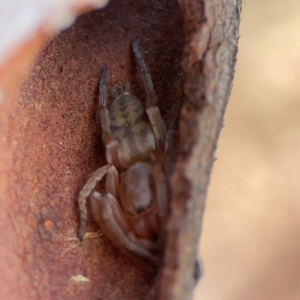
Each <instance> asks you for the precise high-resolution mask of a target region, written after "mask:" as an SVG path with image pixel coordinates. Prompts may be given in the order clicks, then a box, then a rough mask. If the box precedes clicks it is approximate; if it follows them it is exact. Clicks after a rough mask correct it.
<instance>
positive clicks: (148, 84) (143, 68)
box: [132, 40, 157, 107]
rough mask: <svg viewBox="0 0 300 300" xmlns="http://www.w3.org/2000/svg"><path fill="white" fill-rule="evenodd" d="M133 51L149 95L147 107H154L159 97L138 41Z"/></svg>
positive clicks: (134, 42)
mask: <svg viewBox="0 0 300 300" xmlns="http://www.w3.org/2000/svg"><path fill="white" fill-rule="evenodd" d="M132 49H133V53H134V55H135V58H136V60H137V63H138V66H139V70H140V76H141V78H142V81H143V84H144V87H145V90H146V94H147V101H146V106H147V107H150V106H154V105H155V104H156V102H157V96H156V94H155V91H154V88H153V82H152V78H151V75H150V72H149V70H148V67H147V65H146V62H145V60H144V57H143V55H142V53H141V51H140V49H139V46H138V41H137V40H133V41H132Z"/></svg>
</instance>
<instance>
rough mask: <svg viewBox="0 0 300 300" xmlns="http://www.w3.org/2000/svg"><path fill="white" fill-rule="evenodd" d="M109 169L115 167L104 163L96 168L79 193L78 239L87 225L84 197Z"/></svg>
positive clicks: (81, 237) (82, 235) (81, 236)
mask: <svg viewBox="0 0 300 300" xmlns="http://www.w3.org/2000/svg"><path fill="white" fill-rule="evenodd" d="M109 169H115V167H114V166H112V165H106V166H104V167H101V168H99V169H98V170H96V171H95V172H94V173H93V174H92V176H91V177H90V179H89V180H88V182H87V183H86V184H85V185H84V187H83V188H82V190H81V191H80V193H79V197H78V204H79V211H80V229H79V234H78V238H79V240H80V241H82V240H83V238H84V234H85V233H86V230H87V226H88V213H87V209H86V198H87V197H89V195H90V194H91V192H92V190H93V189H94V188H95V186H96V184H97V183H98V182H99V181H100V180H101V179H102V178H103V177H104V176H105V175H106V173H107V172H108V170H109Z"/></svg>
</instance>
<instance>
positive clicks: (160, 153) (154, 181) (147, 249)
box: [78, 41, 174, 264]
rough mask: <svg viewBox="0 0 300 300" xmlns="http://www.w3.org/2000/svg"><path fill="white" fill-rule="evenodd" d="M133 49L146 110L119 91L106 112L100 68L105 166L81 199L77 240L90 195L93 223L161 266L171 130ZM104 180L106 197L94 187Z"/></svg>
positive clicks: (104, 77)
mask: <svg viewBox="0 0 300 300" xmlns="http://www.w3.org/2000/svg"><path fill="white" fill-rule="evenodd" d="M132 49H133V53H134V55H135V58H136V61H137V64H138V67H139V73H140V76H141V78H142V82H143V84H144V86H145V89H146V94H147V100H146V109H144V107H143V105H142V103H141V102H140V100H139V99H137V98H136V97H135V96H133V95H132V94H130V93H129V91H124V90H123V91H122V93H121V94H119V95H117V96H116V99H115V100H114V102H113V103H112V106H111V109H110V111H108V109H107V108H106V100H107V92H106V81H107V70H106V68H102V69H101V78H100V93H99V102H100V120H101V128H102V140H103V143H104V144H105V145H106V159H107V162H108V164H107V165H106V166H103V167H101V168H99V169H98V170H96V171H95V172H94V173H93V174H92V175H91V177H90V179H89V180H88V182H87V183H86V184H85V186H84V187H83V189H82V190H81V192H80V194H79V199H78V202H79V208H80V217H81V226H80V230H79V238H80V239H81V240H83V237H84V234H85V233H86V229H87V224H88V216H87V209H86V199H87V198H88V197H89V196H90V201H91V208H92V213H93V216H94V218H95V219H96V220H97V222H98V223H99V225H100V227H101V229H102V230H103V232H104V233H105V234H106V235H107V236H108V237H109V238H110V239H111V241H112V242H113V243H114V244H115V245H116V246H118V247H120V248H121V249H122V250H123V251H124V252H126V253H127V254H129V255H132V254H134V255H136V256H138V257H140V258H142V259H144V260H147V261H150V262H152V263H154V264H159V262H160V258H159V256H160V253H161V250H162V249H161V247H162V246H161V245H162V241H161V231H162V227H163V226H164V223H165V221H166V217H167V215H168V199H169V184H168V177H169V171H167V170H169V168H168V166H170V163H169V162H170V160H169V149H170V147H171V145H170V141H171V140H173V136H174V135H173V133H174V131H173V130H169V131H168V133H167V130H166V126H165V123H164V121H163V119H162V117H161V114H160V111H159V109H158V107H157V106H156V101H157V97H156V94H155V91H154V89H153V83H152V79H151V76H150V73H149V71H148V68H147V65H146V63H145V61H144V59H143V56H142V53H141V52H140V50H139V47H138V43H137V41H133V42H132ZM104 176H106V181H105V182H106V187H105V189H106V193H105V194H101V193H99V192H98V191H96V190H95V187H96V185H97V183H98V182H99V181H100V180H101V179H102V178H103V177H104Z"/></svg>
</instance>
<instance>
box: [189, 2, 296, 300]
mask: <svg viewBox="0 0 300 300" xmlns="http://www.w3.org/2000/svg"><path fill="white" fill-rule="evenodd" d="M240 36H241V37H240V43H239V52H238V62H237V66H236V74H235V79H234V86H233V91H232V95H231V99H230V101H229V105H228V109H227V113H226V116H225V128H224V129H223V130H222V133H221V139H220V141H219V144H218V150H217V153H216V157H217V161H216V163H215V165H214V170H213V173H212V177H211V184H210V187H209V192H208V198H207V202H206V211H205V216H204V224H203V232H202V236H201V240H200V245H199V252H200V254H201V260H202V266H203V269H204V275H203V277H202V279H201V281H200V283H199V285H198V287H197V289H196V291H195V295H194V299H195V300H200V299H201V300H202V299H205V300H219V299H220V300H248V299H249V300H250V299H251V300H256V299H259V300H260V299H263V300H269V299H272V300H277V299H278V300H279V299H280V300H281V299H284V300H290V299H297V300H298V299H300V180H299V177H300V176H299V174H300V1H299V0H285V1H282V0H244V1H243V12H242V22H241V28H240Z"/></svg>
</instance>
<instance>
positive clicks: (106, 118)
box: [99, 67, 111, 144]
mask: <svg viewBox="0 0 300 300" xmlns="http://www.w3.org/2000/svg"><path fill="white" fill-rule="evenodd" d="M106 86H107V69H106V68H104V67H102V68H101V70H100V84H99V106H100V123H101V129H102V141H103V143H104V144H107V143H108V142H109V141H110V140H111V129H110V114H109V110H108V109H107V107H106V102H107V89H106Z"/></svg>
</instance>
